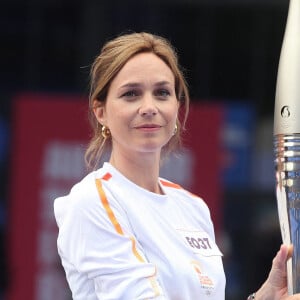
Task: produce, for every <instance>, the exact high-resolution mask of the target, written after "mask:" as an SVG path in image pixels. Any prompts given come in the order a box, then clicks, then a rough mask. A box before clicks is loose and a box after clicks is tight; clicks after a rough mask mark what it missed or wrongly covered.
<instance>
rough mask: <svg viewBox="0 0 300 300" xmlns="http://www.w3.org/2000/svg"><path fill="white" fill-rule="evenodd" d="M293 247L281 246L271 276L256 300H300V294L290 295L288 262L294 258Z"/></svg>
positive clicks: (258, 292)
mask: <svg viewBox="0 0 300 300" xmlns="http://www.w3.org/2000/svg"><path fill="white" fill-rule="evenodd" d="M292 252H293V246H291V245H290V246H287V245H281V247H280V249H279V251H278V252H277V254H276V256H275V258H274V259H273V263H272V268H271V271H270V273H269V276H268V278H267V280H266V281H265V283H264V284H263V285H262V287H261V288H260V289H259V290H258V291H257V293H256V296H255V300H300V294H296V295H290V296H289V295H288V289H287V270H286V261H287V260H288V259H289V258H290V257H291V256H292Z"/></svg>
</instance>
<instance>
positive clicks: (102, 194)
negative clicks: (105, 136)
mask: <svg viewBox="0 0 300 300" xmlns="http://www.w3.org/2000/svg"><path fill="white" fill-rule="evenodd" d="M104 177H105V178H103V179H104V180H109V179H110V178H111V175H110V174H109V173H106V174H105V175H104ZM96 186H97V190H98V194H99V197H100V200H101V203H102V205H103V206H104V209H105V210H106V213H107V215H108V217H109V219H110V221H111V223H112V224H113V226H114V228H115V230H116V231H117V232H118V233H119V234H121V235H124V232H123V229H122V227H121V225H120V223H119V222H118V220H117V218H116V216H115V214H114V213H113V211H112V209H111V207H110V205H109V202H108V200H107V197H106V195H105V192H104V190H103V187H102V183H101V179H99V178H97V179H96ZM130 240H131V244H132V252H133V254H134V256H135V257H136V258H137V259H138V260H139V261H140V262H143V263H144V262H145V260H144V258H143V257H142V256H141V255H140V254H139V252H138V251H137V248H136V241H135V238H134V237H130ZM155 277H156V270H155V273H154V274H153V275H152V276H150V277H148V279H149V281H150V284H151V286H152V288H153V290H154V292H155V296H158V295H160V294H161V293H160V289H159V286H158V283H157V281H156V278H155Z"/></svg>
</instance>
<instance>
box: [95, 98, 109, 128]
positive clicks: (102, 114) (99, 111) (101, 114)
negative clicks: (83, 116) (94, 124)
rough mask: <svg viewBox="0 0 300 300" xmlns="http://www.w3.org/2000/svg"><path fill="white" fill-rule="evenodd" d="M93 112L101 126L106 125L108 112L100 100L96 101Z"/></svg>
mask: <svg viewBox="0 0 300 300" xmlns="http://www.w3.org/2000/svg"><path fill="white" fill-rule="evenodd" d="M93 111H94V115H95V117H96V119H97V120H98V122H99V123H100V124H101V125H105V123H106V111H105V105H104V103H103V102H100V101H98V100H94V105H93Z"/></svg>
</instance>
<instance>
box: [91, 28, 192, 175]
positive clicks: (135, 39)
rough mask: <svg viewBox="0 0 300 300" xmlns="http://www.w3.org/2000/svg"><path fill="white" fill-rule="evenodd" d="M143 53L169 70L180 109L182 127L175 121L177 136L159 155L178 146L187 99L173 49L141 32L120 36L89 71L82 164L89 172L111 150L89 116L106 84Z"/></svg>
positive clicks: (102, 99) (104, 93)
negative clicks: (87, 126) (87, 138)
mask: <svg viewBox="0 0 300 300" xmlns="http://www.w3.org/2000/svg"><path fill="white" fill-rule="evenodd" d="M144 52H150V53H153V54H155V55H157V56H158V57H159V58H160V59H162V60H163V61H164V62H165V63H166V64H167V65H168V67H169V68H170V69H171V71H172V73H173V75H174V77H175V92H176V97H177V100H178V101H180V102H181V104H182V105H181V106H183V107H184V114H183V118H182V123H181V122H180V120H179V119H178V120H177V121H176V123H177V128H178V129H177V132H176V133H175V135H174V136H173V137H172V138H171V139H170V141H169V142H168V143H167V144H166V145H165V146H164V147H163V153H164V154H165V153H169V152H171V151H173V150H175V149H178V147H179V145H180V144H181V138H180V134H181V131H182V129H183V128H184V125H185V122H186V119H187V115H188V108H189V101H190V99H189V93H188V88H187V84H186V81H185V78H184V76H183V73H182V71H181V70H180V67H179V65H178V58H177V53H176V51H175V49H174V48H173V47H172V45H171V44H170V43H169V42H168V41H167V40H166V39H165V38H163V37H160V36H156V35H153V34H150V33H146V32H141V33H130V34H125V35H121V36H118V37H117V38H115V39H113V40H111V41H109V42H107V43H106V44H105V45H104V46H103V48H102V50H101V52H100V54H99V55H98V56H97V57H96V59H95V60H94V62H93V64H92V67H91V72H90V77H91V79H90V95H89V119H90V124H91V127H92V129H93V136H92V138H91V140H90V143H89V145H88V148H87V150H86V153H85V161H86V164H87V166H88V168H90V169H95V168H97V166H98V164H99V161H100V159H101V157H102V156H103V154H104V153H105V152H106V151H107V150H110V149H111V138H106V139H105V138H104V137H103V136H102V134H101V131H102V125H101V124H99V122H98V121H97V119H96V117H95V115H94V112H93V109H94V103H95V100H96V101H99V104H100V103H105V101H106V97H107V93H108V89H109V87H110V84H111V82H112V80H113V79H114V78H115V76H116V75H117V74H118V72H119V71H120V70H121V69H122V67H123V66H124V65H125V64H126V63H127V61H128V60H129V59H130V58H132V57H133V56H135V55H137V54H139V53H144Z"/></svg>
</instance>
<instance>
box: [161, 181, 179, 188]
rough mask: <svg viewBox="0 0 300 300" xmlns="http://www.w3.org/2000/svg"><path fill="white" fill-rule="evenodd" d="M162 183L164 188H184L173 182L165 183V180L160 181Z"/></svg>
mask: <svg viewBox="0 0 300 300" xmlns="http://www.w3.org/2000/svg"><path fill="white" fill-rule="evenodd" d="M160 183H161V184H162V185H163V186H167V187H172V188H175V189H182V187H181V186H180V185H179V184H176V183H173V182H170V181H165V180H162V179H160Z"/></svg>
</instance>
